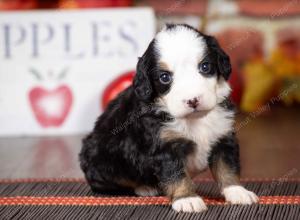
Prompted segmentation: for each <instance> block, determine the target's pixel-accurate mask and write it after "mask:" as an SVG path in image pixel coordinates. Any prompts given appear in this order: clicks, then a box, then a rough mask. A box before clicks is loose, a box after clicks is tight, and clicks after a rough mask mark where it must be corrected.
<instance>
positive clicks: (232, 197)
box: [209, 134, 258, 204]
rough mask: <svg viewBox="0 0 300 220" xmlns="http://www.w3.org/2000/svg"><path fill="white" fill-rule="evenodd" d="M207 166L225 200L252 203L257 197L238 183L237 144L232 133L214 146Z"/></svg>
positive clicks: (233, 202) (235, 202) (256, 200)
mask: <svg viewBox="0 0 300 220" xmlns="http://www.w3.org/2000/svg"><path fill="white" fill-rule="evenodd" d="M209 166H210V169H211V171H212V174H213V176H214V178H215V180H216V181H217V182H218V184H219V186H220V188H221V193H222V194H223V195H224V197H225V200H226V201H227V202H230V203H232V204H252V203H256V202H258V197H257V196H256V195H255V194H254V193H253V192H251V191H248V190H246V189H245V188H244V187H243V186H241V185H240V181H239V174H240V162H239V146H238V144H237V140H236V138H235V137H234V134H232V135H230V136H228V137H225V138H223V139H222V140H221V141H220V142H219V143H218V144H217V145H216V146H214V148H213V150H212V152H211V155H210V158H209Z"/></svg>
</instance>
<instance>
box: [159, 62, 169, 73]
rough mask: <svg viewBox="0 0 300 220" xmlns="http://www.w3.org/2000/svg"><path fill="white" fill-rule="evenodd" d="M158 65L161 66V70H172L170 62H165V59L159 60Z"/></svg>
mask: <svg viewBox="0 0 300 220" xmlns="http://www.w3.org/2000/svg"><path fill="white" fill-rule="evenodd" d="M158 66H159V68H160V69H161V70H165V71H169V72H171V70H170V68H169V66H168V64H167V63H165V62H163V61H159V62H158Z"/></svg>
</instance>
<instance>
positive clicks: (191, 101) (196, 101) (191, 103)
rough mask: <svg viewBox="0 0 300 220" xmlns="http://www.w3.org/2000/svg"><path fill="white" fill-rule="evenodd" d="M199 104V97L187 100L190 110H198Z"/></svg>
mask: <svg viewBox="0 0 300 220" xmlns="http://www.w3.org/2000/svg"><path fill="white" fill-rule="evenodd" d="M199 103H200V99H199V98H198V97H195V98H193V99H189V100H187V105H188V106H189V107H190V108H197V106H198V105H199Z"/></svg>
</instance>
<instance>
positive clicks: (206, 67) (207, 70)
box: [199, 62, 214, 75]
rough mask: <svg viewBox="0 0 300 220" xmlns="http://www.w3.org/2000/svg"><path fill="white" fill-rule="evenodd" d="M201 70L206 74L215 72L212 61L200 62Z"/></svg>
mask: <svg viewBox="0 0 300 220" xmlns="http://www.w3.org/2000/svg"><path fill="white" fill-rule="evenodd" d="M199 71H200V73H203V74H206V75H211V74H213V73H214V71H213V67H212V65H211V63H209V62H203V63H200V64H199Z"/></svg>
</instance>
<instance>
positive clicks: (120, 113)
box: [80, 24, 258, 212]
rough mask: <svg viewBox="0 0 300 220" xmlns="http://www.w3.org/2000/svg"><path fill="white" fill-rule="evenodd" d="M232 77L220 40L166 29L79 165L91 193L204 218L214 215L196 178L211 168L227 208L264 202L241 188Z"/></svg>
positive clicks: (87, 141)
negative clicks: (162, 203)
mask: <svg viewBox="0 0 300 220" xmlns="http://www.w3.org/2000/svg"><path fill="white" fill-rule="evenodd" d="M230 72H231V65H230V60H229V57H228V56H227V55H226V54H225V52H224V51H223V50H222V49H221V48H220V46H219V44H218V43H217V41H216V39H215V38H214V37H211V36H207V35H204V34H202V33H200V32H198V31H197V30H196V29H194V28H192V27H190V26H188V25H174V24H172V25H167V26H166V27H165V28H164V29H163V30H162V31H160V32H159V33H158V34H157V35H156V37H155V38H154V39H153V40H152V41H151V43H150V45H149V47H148V48H147V50H146V52H145V53H144V54H143V56H142V57H141V58H139V61H138V64H137V69H136V76H135V78H134V81H133V85H132V86H130V87H129V88H128V89H126V90H125V91H123V92H122V93H121V94H120V95H119V96H118V97H117V98H116V99H114V100H113V101H112V102H111V103H110V104H109V106H108V107H107V109H106V110H105V112H104V113H103V114H102V115H101V116H100V117H99V118H98V120H97V122H96V124H95V128H94V130H93V132H92V133H91V134H89V135H88V136H87V137H86V138H85V139H84V140H83V147H82V150H81V153H80V165H81V168H82V170H83V172H84V174H85V177H86V179H87V181H88V183H89V185H90V186H91V189H92V190H93V191H95V192H103V191H118V190H124V189H125V190H126V189H132V190H134V192H135V193H136V194H137V195H139V196H155V195H167V196H168V197H169V198H170V200H171V201H172V207H173V209H174V210H176V211H183V212H200V211H203V210H206V209H207V208H206V205H205V203H204V201H203V200H202V198H201V197H200V196H199V195H197V193H196V191H195V188H194V185H193V182H192V178H193V177H194V176H196V175H197V174H199V173H200V172H201V171H203V170H205V169H206V168H207V167H209V168H210V170H211V172H212V174H213V177H214V178H215V180H216V181H217V182H218V184H219V186H220V190H221V193H222V194H223V195H224V197H225V199H226V201H228V202H230V203H232V204H252V203H255V202H257V201H258V198H257V196H256V195H255V194H254V193H253V192H250V191H248V190H246V189H245V188H244V187H243V186H241V185H240V182H239V173H240V163H239V146H238V142H237V139H236V137H235V133H234V129H233V123H234V110H233V105H232V104H231V102H230V100H229V98H228V96H229V94H230V87H229V85H228V83H227V80H228V78H229V75H230Z"/></svg>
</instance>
